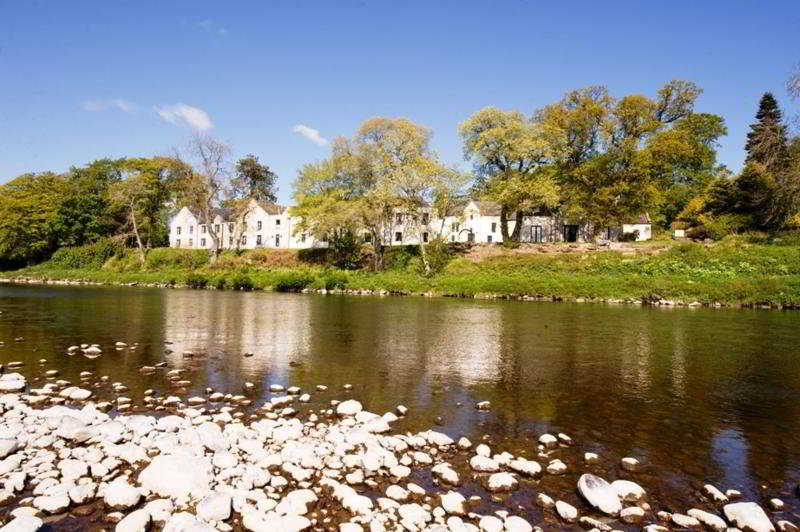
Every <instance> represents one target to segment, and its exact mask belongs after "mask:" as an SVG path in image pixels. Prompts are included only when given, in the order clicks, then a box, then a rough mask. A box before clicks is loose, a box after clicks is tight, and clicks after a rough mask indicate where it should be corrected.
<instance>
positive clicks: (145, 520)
mask: <svg viewBox="0 0 800 532" xmlns="http://www.w3.org/2000/svg"><path fill="white" fill-rule="evenodd" d="M151 520H152V517H151V516H150V512H148V511H147V510H145V509H142V510H136V511H135V512H131V513H129V514H128V515H126V516H125V517H124V518H123V519H122V521H120V522H119V523H117V526H116V527H115V528H114V531H115V532H146V531H147V529H148V528H149V527H150V521H151Z"/></svg>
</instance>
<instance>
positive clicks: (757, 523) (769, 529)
mask: <svg viewBox="0 0 800 532" xmlns="http://www.w3.org/2000/svg"><path fill="white" fill-rule="evenodd" d="M722 511H723V512H724V513H725V517H726V518H727V519H728V521H730V523H731V524H732V525H734V526H735V527H737V528H739V529H740V530H743V531H744V532H773V531H774V530H775V527H774V526H773V525H772V523H771V522H770V520H769V517H767V514H766V512H764V510H763V508H761V506H759V505H758V504H756V503H754V502H735V503H731V504H726V505H725V506H724V507H723V508H722Z"/></svg>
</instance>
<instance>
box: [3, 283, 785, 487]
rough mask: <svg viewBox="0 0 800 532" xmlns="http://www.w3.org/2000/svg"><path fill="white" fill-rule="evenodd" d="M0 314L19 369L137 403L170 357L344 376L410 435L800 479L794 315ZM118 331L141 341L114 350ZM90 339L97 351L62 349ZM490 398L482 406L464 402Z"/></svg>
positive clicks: (267, 377) (49, 302)
mask: <svg viewBox="0 0 800 532" xmlns="http://www.w3.org/2000/svg"><path fill="white" fill-rule="evenodd" d="M0 310H2V311H3V313H2V314H0V340H2V341H3V342H5V346H4V347H0V357H2V360H3V361H9V360H24V361H26V362H27V366H26V367H25V370H24V371H25V372H26V373H28V374H29V375H32V374H35V373H36V368H37V360H38V359H39V358H42V357H44V358H47V359H48V360H49V362H48V365H47V367H48V368H49V367H55V368H58V369H59V370H61V372H62V376H64V378H67V379H77V377H78V373H79V372H80V371H83V370H87V369H88V370H90V371H94V372H96V373H97V374H98V375H109V376H111V377H112V379H113V380H119V381H123V382H126V383H127V384H128V385H129V386H130V388H131V392H130V393H131V395H132V396H134V397H136V396H138V397H140V396H141V395H140V393H141V391H143V390H144V389H145V388H148V387H153V388H156V389H159V390H161V391H168V390H166V389H165V386H167V384H166V383H165V381H164V379H163V378H161V377H159V375H155V376H141V375H140V374H139V372H138V369H139V368H140V367H141V366H142V365H145V364H148V365H152V364H155V363H157V362H159V361H161V360H166V361H167V362H168V363H169V365H170V366H171V367H183V368H186V369H188V370H189V373H188V374H189V379H190V380H191V381H192V385H191V386H190V387H189V389H187V390H186V393H191V394H196V393H202V392H203V389H204V388H205V387H206V386H211V387H213V388H215V389H217V390H220V391H224V392H231V393H239V392H240V391H242V385H243V383H244V381H250V382H253V383H255V384H256V388H255V389H254V390H253V393H254V397H255V398H264V397H267V396H268V385H269V384H271V383H281V384H285V385H297V386H301V387H303V388H304V389H307V390H312V391H313V387H314V385H316V384H320V383H321V384H327V385H329V386H331V387H332V389H336V390H337V392H335V393H333V392H332V393H330V394H328V395H324V394H319V401H320V402H321V403H326V402H327V401H329V400H330V399H331V398H334V397H337V396H339V395H341V392H340V390H341V385H342V384H344V383H351V384H353V385H354V392H353V396H354V397H357V398H358V399H359V400H361V401H362V402H364V403H365V404H366V405H368V406H369V408H370V409H372V410H375V411H385V410H389V409H393V408H394V407H395V406H396V405H397V404H398V403H403V404H406V405H407V406H409V407H410V408H411V412H412V415H410V416H409V417H408V419H407V420H406V421H405V424H404V425H403V428H407V429H414V428H421V427H428V426H430V424H431V423H432V421H433V420H434V419H435V418H436V417H442V418H443V423H444V424H443V425H442V427H441V430H444V431H445V432H448V433H450V434H452V435H454V436H459V435H461V434H465V435H468V436H469V437H471V438H473V439H477V438H480V437H481V436H482V435H483V434H485V433H488V434H491V436H492V438H493V440H494V441H500V443H501V444H502V446H504V447H507V448H509V449H510V450H512V451H518V452H523V451H526V452H527V453H528V454H529V455H530V451H531V449H532V447H533V445H534V442H535V438H536V436H538V434H540V433H541V432H542V431H545V430H563V431H565V432H567V433H569V434H570V435H571V436H572V437H573V438H575V439H576V441H579V442H581V444H582V447H581V448H582V450H594V451H598V452H600V453H601V454H602V455H603V456H606V457H608V458H609V460H611V461H612V462H613V461H615V460H617V459H618V458H619V457H621V456H624V455H636V456H638V457H639V458H642V459H643V460H645V461H646V462H647V463H649V464H650V465H651V466H652V468H651V469H652V470H654V471H670V472H671V473H672V474H671V475H670V476H669V477H668V478H667V479H661V480H660V482H665V483H669V484H670V485H673V486H680V487H682V488H685V487H686V486H688V485H689V482H690V480H692V479H694V480H700V481H710V482H716V483H719V484H720V485H721V487H725V488H737V489H740V490H742V491H744V492H745V493H749V494H750V495H751V496H758V495H759V494H758V493H757V490H759V489H760V488H759V485H760V484H761V483H764V482H768V483H772V484H771V485H774V484H775V483H777V484H780V485H781V487H782V488H781V489H788V487H789V486H790V485H791V483H792V482H797V481H798V480H800V472H799V471H798V457H799V454H800V452H799V451H800V407H798V404H800V401H798V399H800V363H799V362H798V360H800V359H798V343H800V342H799V340H800V332H799V331H800V313H796V312H795V313H790V312H787V313H782V312H774V311H770V312H757V311H712V310H705V309H695V310H689V309H670V310H664V309H651V308H631V307H610V306H609V307H606V306H595V305H568V304H562V305H554V304H537V303H516V302H490V301H461V300H448V299H422V298H404V299H401V298H373V297H369V298H358V297H338V296H329V297H321V296H300V295H283V294H268V293H231V292H211V291H188V290H138V289H76V288H34V287H0ZM19 336H23V337H24V338H25V340H24V341H22V342H14V341H13V339H14V338H16V337H19ZM117 340H124V341H126V342H129V343H132V342H139V344H140V346H139V348H138V349H137V350H136V351H121V352H117V351H114V350H113V349H112V348H111V346H113V342H114V341H117ZM82 342H89V343H91V342H97V343H101V344H102V345H103V346H104V347H105V348H106V352H105V354H104V355H103V356H101V357H100V358H98V359H96V360H86V359H84V358H82V357H80V356H75V357H68V356H66V355H65V354H64V351H65V348H66V346H68V345H72V344H76V343H82ZM184 351H190V352H194V353H197V354H198V355H201V356H196V357H185V356H184ZM246 354H250V355H252V356H245V355H246ZM482 400H489V401H491V402H492V404H493V408H492V410H491V411H490V412H479V411H477V410H475V409H474V408H473V405H474V403H475V402H477V401H482ZM457 403H463V406H461V407H458V406H457ZM312 406H313V405H312ZM652 489H658V488H657V487H653V488H652ZM687 492H688V490H687ZM792 500H794V498H793V497H792Z"/></svg>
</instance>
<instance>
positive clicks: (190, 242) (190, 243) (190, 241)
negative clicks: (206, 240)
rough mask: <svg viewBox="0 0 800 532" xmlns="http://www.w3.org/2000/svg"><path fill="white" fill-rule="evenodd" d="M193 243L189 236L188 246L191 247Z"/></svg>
mask: <svg viewBox="0 0 800 532" xmlns="http://www.w3.org/2000/svg"><path fill="white" fill-rule="evenodd" d="M193 245H194V241H193V240H192V239H191V238H190V239H189V247H192V246H193Z"/></svg>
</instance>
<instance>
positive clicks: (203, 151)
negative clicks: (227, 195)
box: [180, 133, 231, 265]
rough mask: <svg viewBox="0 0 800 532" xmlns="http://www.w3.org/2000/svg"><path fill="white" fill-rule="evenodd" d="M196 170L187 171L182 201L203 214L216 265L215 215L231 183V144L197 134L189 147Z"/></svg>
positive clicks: (211, 254)
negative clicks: (229, 160) (229, 159)
mask: <svg viewBox="0 0 800 532" xmlns="http://www.w3.org/2000/svg"><path fill="white" fill-rule="evenodd" d="M186 152H187V157H188V159H189V161H190V164H191V167H192V169H193V171H191V172H186V173H185V175H184V176H183V178H182V179H181V182H180V191H181V202H182V203H183V204H184V205H186V206H188V207H189V208H190V209H192V210H193V211H194V212H197V213H198V214H199V215H200V223H202V224H205V225H206V231H207V233H208V236H209V237H210V238H211V252H210V254H209V261H210V263H211V264H212V265H214V264H216V263H217V259H218V258H219V252H220V235H218V234H217V231H216V229H215V227H214V216H215V215H216V213H217V209H218V208H219V206H220V205H221V203H222V200H223V199H224V197H223V195H224V192H225V188H226V186H227V184H228V177H229V171H228V157H229V156H230V153H231V149H230V147H229V146H228V145H226V144H224V143H222V142H220V141H218V140H216V139H215V138H213V137H211V136H210V135H207V134H204V133H196V134H195V135H194V137H192V140H191V141H190V142H189V145H188V146H187V148H186Z"/></svg>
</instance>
